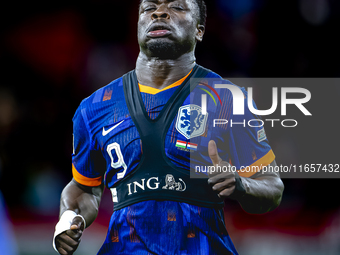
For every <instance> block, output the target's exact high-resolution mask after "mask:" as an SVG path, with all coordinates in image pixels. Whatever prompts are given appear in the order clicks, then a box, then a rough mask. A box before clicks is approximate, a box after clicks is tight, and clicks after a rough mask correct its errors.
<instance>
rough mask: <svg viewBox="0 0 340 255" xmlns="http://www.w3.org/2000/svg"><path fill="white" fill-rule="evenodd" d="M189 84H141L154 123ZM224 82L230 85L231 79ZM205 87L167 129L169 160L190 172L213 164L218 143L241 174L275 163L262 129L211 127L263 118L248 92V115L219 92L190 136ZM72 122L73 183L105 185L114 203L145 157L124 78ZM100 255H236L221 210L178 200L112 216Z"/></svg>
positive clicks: (91, 101) (194, 93) (140, 205)
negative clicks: (211, 149) (212, 149)
mask: <svg viewBox="0 0 340 255" xmlns="http://www.w3.org/2000/svg"><path fill="white" fill-rule="evenodd" d="M188 75H189V74H188ZM186 78H187V77H184V78H183V79H181V80H179V81H178V82H176V83H174V84H172V85H170V86H168V87H166V88H165V89H163V90H157V89H154V88H150V87H147V86H144V85H139V89H140V91H141V96H142V100H143V102H144V105H145V109H146V111H147V113H148V115H149V117H150V118H151V119H155V118H157V116H158V115H159V113H160V112H161V110H162V109H163V106H164V105H165V104H166V103H167V101H168V100H169V98H170V97H171V96H172V95H173V94H174V93H176V90H177V89H178V88H179V87H180V85H181V84H182V82H183V81H184V80H185V79H186ZM205 78H214V79H217V80H220V81H222V79H221V77H220V76H219V75H217V74H216V73H214V72H210V73H208V75H207V76H206V77H205ZM223 82H224V83H228V84H231V83H230V82H229V81H225V80H223ZM202 88H205V89H202ZM206 89H207V87H204V84H202V86H201V85H198V86H197V87H196V88H195V89H194V90H193V91H192V92H191V93H190V95H189V96H188V97H187V99H186V100H185V101H184V103H183V104H182V107H180V109H179V110H178V114H177V116H176V117H175V118H174V120H173V121H172V124H171V125H170V128H169V129H168V131H167V134H166V138H165V145H164V147H165V154H166V156H167V157H168V158H169V159H170V160H171V162H172V163H173V164H174V165H176V166H177V167H180V168H182V169H186V170H187V171H189V170H190V168H192V167H193V166H194V165H202V166H209V165H211V160H210V158H209V156H208V142H209V141H210V140H215V141H216V144H217V147H218V148H219V155H220V157H221V158H222V159H223V160H225V161H228V162H230V163H231V164H232V165H234V166H235V167H236V168H237V169H241V168H242V166H266V165H268V164H270V163H271V162H272V161H273V160H274V158H275V156H274V154H273V152H272V150H271V148H270V146H269V144H268V140H267V138H266V137H265V133H264V129H263V128H262V127H254V126H255V125H253V126H252V127H251V126H249V125H246V126H243V125H240V124H238V125H234V126H233V127H230V125H218V126H215V127H214V126H213V120H214V119H223V120H228V121H230V120H232V121H233V122H234V123H247V122H248V120H253V119H259V117H258V116H254V115H253V114H252V113H251V112H250V111H249V109H248V108H247V107H246V102H247V93H246V91H245V90H244V89H242V92H243V94H244V98H245V100H244V101H245V114H244V115H243V116H236V115H233V109H232V107H233V104H232V95H231V93H230V91H229V90H227V89H216V92H217V93H218V95H219V96H220V98H221V103H220V104H215V102H214V101H213V100H208V104H207V112H208V116H207V117H206V118H204V117H202V116H201V117H202V118H200V120H204V119H205V122H204V126H205V127H204V128H203V130H202V129H201V130H199V128H198V129H196V130H194V131H193V130H189V133H186V131H188V129H185V128H183V127H185V126H186V125H187V124H186V122H185V120H187V121H189V119H188V118H187V117H188V111H189V110H190V109H191V112H194V111H195V109H196V110H197V109H199V108H200V107H199V105H200V100H201V97H202V94H205V93H206V91H207V90H206ZM254 106H255V104H254ZM188 107H189V108H188ZM197 111H198V110H197ZM182 115H183V116H182ZM179 120H182V123H180V122H181V121H179ZM192 120H193V119H192ZM183 121H184V122H183ZM73 123H74V128H73V135H74V136H73V139H74V141H73V143H74V144H73V154H72V173H73V177H74V179H75V180H76V181H77V182H79V183H80V184H83V185H86V186H98V185H100V184H101V183H104V184H105V186H106V187H107V188H109V189H111V192H112V195H113V201H114V202H115V199H116V193H117V192H119V190H118V191H117V190H116V189H115V188H114V186H115V185H116V184H117V183H118V182H119V181H120V180H122V179H124V178H125V177H126V176H128V175H129V174H130V173H133V171H134V169H136V167H137V166H138V164H139V162H140V159H141V155H142V153H143V148H142V144H141V139H140V136H139V134H138V131H137V129H136V127H135V125H134V123H133V121H132V119H131V117H130V114H129V111H128V109H127V105H126V102H125V97H124V90H123V79H122V78H119V79H117V80H115V81H112V82H111V83H110V84H108V85H107V86H105V87H103V88H101V89H99V90H97V91H96V92H95V93H93V94H92V95H91V96H90V97H88V98H86V99H84V100H83V101H82V102H81V104H80V106H79V107H78V109H77V111H76V113H75V115H74V118H73ZM189 123H190V121H189ZM201 123H202V121H201ZM189 126H190V125H189ZM195 132H196V136H195V135H194V134H195ZM188 137H189V138H188ZM220 148H222V149H220ZM257 169H258V170H260V169H261V167H259V168H257ZM253 174H254V172H249V171H244V172H242V171H239V175H240V176H244V177H251V175H253ZM148 181H150V182H148V183H146V186H147V187H149V188H152V189H153V188H155V187H156V186H157V187H158V185H159V184H157V185H156V182H155V180H148ZM143 184H144V181H143ZM175 184H176V185H177V186H175V187H176V188H174V189H180V188H183V187H182V186H183V185H180V184H179V182H175ZM148 185H149V186H148ZM130 188H131V192H138V190H140V189H142V188H145V185H143V186H141V184H140V183H137V184H135V185H132V186H131V187H130ZM155 192H157V190H156V189H155ZM98 254H237V251H236V249H235V247H234V245H233V243H232V241H231V239H230V237H229V235H228V232H227V230H226V228H225V224H224V218H223V210H218V209H213V208H206V207H200V206H196V205H192V204H188V203H183V202H176V201H160V200H147V201H142V202H139V203H135V204H132V205H129V206H127V207H124V208H122V209H120V210H117V211H114V212H113V214H112V217H111V221H110V226H109V230H108V234H107V237H106V240H105V242H104V244H103V246H102V247H101V249H100V251H99V252H98Z"/></svg>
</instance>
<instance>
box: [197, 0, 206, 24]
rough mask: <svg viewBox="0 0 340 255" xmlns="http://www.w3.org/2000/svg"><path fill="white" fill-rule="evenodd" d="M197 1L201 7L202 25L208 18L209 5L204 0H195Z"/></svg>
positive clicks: (199, 7)
mask: <svg viewBox="0 0 340 255" xmlns="http://www.w3.org/2000/svg"><path fill="white" fill-rule="evenodd" d="M195 1H196V4H197V5H198V9H199V18H200V25H203V26H205V22H206V20H207V6H206V4H205V2H204V0H195Z"/></svg>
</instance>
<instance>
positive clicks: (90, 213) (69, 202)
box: [59, 179, 103, 226]
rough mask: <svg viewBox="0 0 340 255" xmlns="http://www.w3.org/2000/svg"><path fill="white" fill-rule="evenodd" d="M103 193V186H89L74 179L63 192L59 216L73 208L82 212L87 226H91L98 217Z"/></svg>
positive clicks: (78, 212) (77, 211)
mask: <svg viewBox="0 0 340 255" xmlns="http://www.w3.org/2000/svg"><path fill="white" fill-rule="evenodd" d="M102 193H103V186H97V187H88V186H84V185H81V184H80V183H78V182H77V181H75V180H74V179H72V181H70V182H69V184H67V185H66V187H65V188H64V190H63V192H62V193H61V199H60V213H59V216H61V215H62V214H63V213H64V212H65V211H66V210H72V211H75V212H76V213H77V214H81V215H82V216H83V217H84V219H85V221H86V226H90V225H91V224H92V222H93V221H94V220H95V219H96V217H97V214H98V208H99V204H100V200H101V196H102Z"/></svg>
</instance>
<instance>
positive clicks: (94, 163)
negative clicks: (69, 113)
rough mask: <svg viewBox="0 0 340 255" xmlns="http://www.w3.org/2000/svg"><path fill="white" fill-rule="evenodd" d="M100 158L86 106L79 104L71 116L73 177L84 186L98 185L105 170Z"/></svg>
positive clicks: (101, 157)
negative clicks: (89, 124)
mask: <svg viewBox="0 0 340 255" xmlns="http://www.w3.org/2000/svg"><path fill="white" fill-rule="evenodd" d="M102 159H103V156H102V153H101V150H100V147H99V146H96V143H95V141H93V138H92V135H91V132H90V130H89V127H88V120H87V115H86V108H82V106H81V105H80V106H79V108H78V109H77V111H76V113H75V115H74V117H73V154H72V175H73V178H74V179H75V180H76V181H77V182H78V183H80V184H82V185H85V186H90V187H95V186H99V185H100V184H101V183H102V181H103V175H104V172H105V168H103V165H102V164H101V161H102Z"/></svg>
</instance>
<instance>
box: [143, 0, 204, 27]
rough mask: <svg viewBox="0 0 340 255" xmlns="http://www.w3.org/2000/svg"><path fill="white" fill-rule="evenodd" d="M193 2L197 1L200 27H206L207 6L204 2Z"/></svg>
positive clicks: (202, 0) (201, 0) (200, 0)
mask: <svg viewBox="0 0 340 255" xmlns="http://www.w3.org/2000/svg"><path fill="white" fill-rule="evenodd" d="M142 1H143V0H140V3H142ZM193 1H195V2H196V4H197V6H198V11H199V19H200V25H203V26H205V22H206V20H207V6H206V4H205V2H204V0H193ZM139 8H140V6H139Z"/></svg>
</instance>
